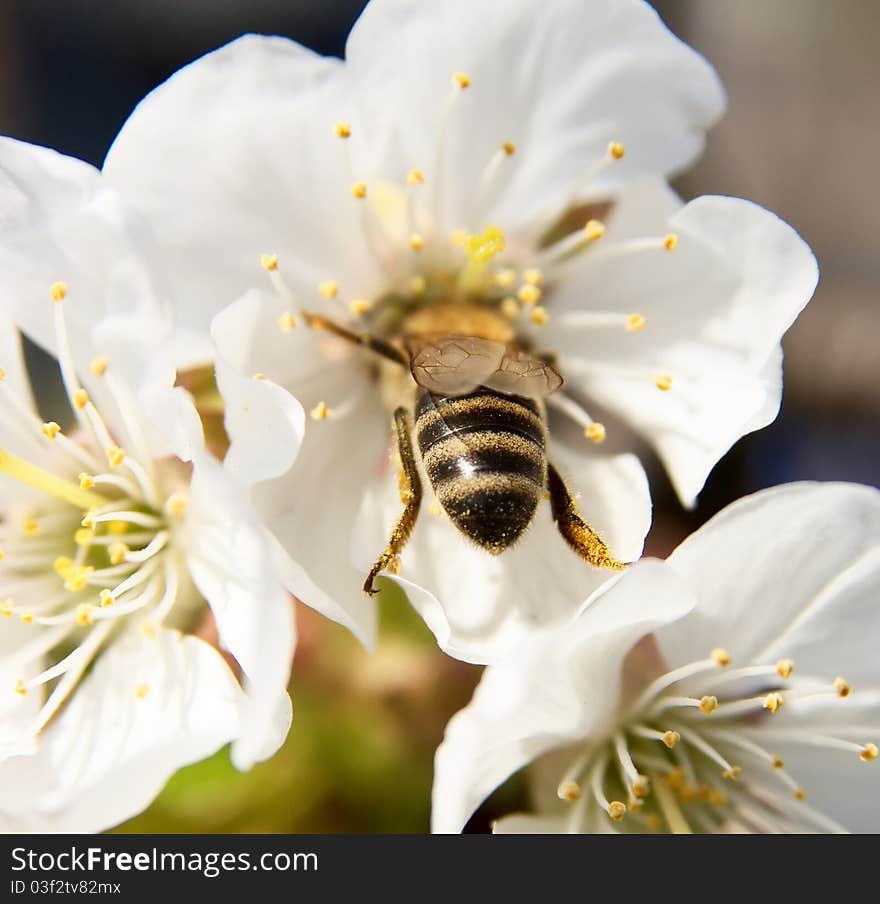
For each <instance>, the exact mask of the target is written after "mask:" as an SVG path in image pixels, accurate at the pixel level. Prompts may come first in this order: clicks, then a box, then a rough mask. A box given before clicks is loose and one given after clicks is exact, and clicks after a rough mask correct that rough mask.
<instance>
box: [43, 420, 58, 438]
mask: <svg viewBox="0 0 880 904" xmlns="http://www.w3.org/2000/svg"><path fill="white" fill-rule="evenodd" d="M60 432H61V427H60V426H59V425H58V424H56V423H55V421H48V422H47V423H45V424H43V426H42V427H40V433H42V434H43V436H46V437H48V438H49V439H55V437H56V436H58V434H59V433H60Z"/></svg>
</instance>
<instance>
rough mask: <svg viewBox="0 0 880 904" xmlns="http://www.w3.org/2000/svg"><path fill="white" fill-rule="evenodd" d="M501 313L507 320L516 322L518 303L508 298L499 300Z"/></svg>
mask: <svg viewBox="0 0 880 904" xmlns="http://www.w3.org/2000/svg"><path fill="white" fill-rule="evenodd" d="M500 307H501V313H502V314H503V315H504V316H505V317H507V319H508V320H516V318H517V317H519V302H518V301H517V300H516V299H515V298H511V297H510V296H508V297H507V298H503V299H501V306H500Z"/></svg>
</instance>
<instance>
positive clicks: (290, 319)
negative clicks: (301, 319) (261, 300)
mask: <svg viewBox="0 0 880 904" xmlns="http://www.w3.org/2000/svg"><path fill="white" fill-rule="evenodd" d="M295 326H296V317H294V316H293V314H291V313H290V311H285V312H284V313H283V314H282V315H281V316H280V317H279V318H278V329H279V330H281V332H282V333H289V332H290V331H291V330H292V329H293V328H294V327H295Z"/></svg>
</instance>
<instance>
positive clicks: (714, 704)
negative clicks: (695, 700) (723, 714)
mask: <svg viewBox="0 0 880 904" xmlns="http://www.w3.org/2000/svg"><path fill="white" fill-rule="evenodd" d="M700 709H701V710H702V711H703V712H704V713H705V714H706V715H707V716H708V715H709V713H714V712H715V710H716V709H718V698H717V697H715V696H711V695H709V694H706V696H704V697H701V698H700Z"/></svg>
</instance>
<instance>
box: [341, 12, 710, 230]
mask: <svg viewBox="0 0 880 904" xmlns="http://www.w3.org/2000/svg"><path fill="white" fill-rule="evenodd" d="M346 59H347V65H348V66H349V67H350V68H351V70H352V75H353V79H352V84H353V85H354V86H356V87H357V89H358V91H359V94H358V100H359V105H360V109H361V110H362V112H363V122H364V127H365V128H369V129H371V130H372V131H377V130H382V129H384V130H385V131H386V132H387V133H388V134H389V135H390V136H391V137H390V139H389V143H390V144H393V145H394V148H395V150H396V152H397V154H396V157H394V158H393V161H392V160H390V159H388V158H386V160H385V161H384V163H385V167H386V168H393V167H394V163H395V162H396V168H397V172H394V173H391V174H389V175H391V176H397V177H398V178H399V175H398V173H405V172H406V170H407V168H409V167H411V166H420V167H422V168H424V170H425V173H426V176H427V183H426V187H427V185H428V184H433V183H435V182H436V183H439V182H440V181H441V179H442V195H443V199H444V201H445V203H444V219H445V225H446V226H447V227H449V228H454V227H456V226H462V225H471V224H468V223H467V217H468V214H469V212H470V211H471V209H472V201H473V197H474V194H475V191H476V188H477V186H478V184H479V181H480V176H481V172H482V170H483V168H484V167H485V165H486V164H487V163H488V162H489V160H490V158H491V157H492V156H493V155H494V154H495V153H497V151H498V149H499V147H500V145H501V143H502V142H503V141H506V140H510V141H513V142H514V143H515V144H516V145H517V153H516V154H515V156H514V157H512V158H509V159H508V160H505V161H503V162H502V167H503V175H502V176H501V179H500V181H501V184H502V186H503V187H502V189H501V190H499V192H498V196H499V199H498V203H496V204H495V205H494V209H493V210H492V212H491V214H490V219H489V222H500V223H502V224H503V225H504V226H505V227H508V226H511V225H515V224H522V223H527V222H528V221H529V220H530V219H532V218H533V217H534V216H535V215H536V214H539V213H542V212H544V211H545V210H550V211H554V212H558V211H559V210H560V208H561V207H562V206H563V204H564V202H565V201H567V200H568V199H570V198H571V197H572V196H573V195H574V194H576V192H577V189H578V185H579V183H580V182H581V181H582V180H583V177H584V176H585V175H586V172H587V170H588V169H589V168H590V166H591V164H594V163H596V162H598V161H600V160H601V159H602V158H603V157H604V156H605V154H606V148H607V145H608V143H609V142H610V141H621V142H623V143H624V144H625V145H626V148H627V154H626V156H625V157H624V159H623V160H622V161H620V163H619V164H617V165H616V166H614V167H610V168H608V169H607V170H606V171H605V172H604V173H603V174H602V175H601V176H600V177H598V178H596V179H594V180H592V181H591V182H590V184H589V186H588V189H587V190H588V192H589V193H590V194H591V195H592V196H594V197H597V196H598V197H601V196H603V195H606V194H607V193H608V192H609V191H613V190H614V189H616V188H617V187H619V186H620V185H621V184H623V183H624V182H625V181H626V180H627V179H630V178H633V177H634V176H636V175H637V174H640V173H644V172H660V173H667V172H669V171H670V170H676V169H679V168H681V167H682V166H683V165H685V164H686V163H688V162H689V161H690V160H691V159H693V157H694V156H696V154H697V153H698V152H699V151H700V149H701V148H702V145H703V132H704V131H705V129H706V128H708V126H710V125H711V124H712V123H713V122H714V121H715V120H716V119H717V118H718V116H719V115H720V114H721V111H722V108H723V103H724V101H723V95H722V91H721V88H720V86H719V83H718V79H717V76H716V75H715V73H714V71H713V70H712V69H711V67H710V66H709V65H708V64H707V63H706V62H705V61H704V60H703V59H702V58H701V57H700V56H698V55H697V54H696V53H694V52H693V51H692V50H690V49H689V48H687V47H685V45H683V44H682V43H681V42H679V41H678V40H677V39H676V38H675V37H674V36H673V35H671V34H670V33H669V32H668V31H667V30H666V28H665V27H664V26H663V24H662V23H661V22H660V20H659V19H658V18H657V16H656V14H655V13H654V11H653V10H652V9H651V8H650V7H649V6H647V5H646V4H642V3H638V2H629V0H626V2H617V3H612V2H609V0H570V2H565V0H557V2H554V3H551V4H547V5H546V6H544V7H542V9H541V11H540V14H536V10H535V7H534V5H533V4H532V3H529V2H525V0H515V2H514V0H493V2H487V3H480V4H474V3H470V2H467V0H452V2H445V3H436V4H433V5H431V6H430V7H424V6H419V5H413V4H411V3H406V2H403V0H379V2H372V3H370V4H369V6H368V7H367V8H366V10H365V11H364V13H363V15H362V16H361V18H360V19H359V20H358V22H357V24H356V25H355V27H354V29H353V31H352V33H351V35H350V36H349V40H348V44H347V47H346ZM455 71H463V72H465V73H467V74H468V75H469V76H470V78H471V87H469V88H468V89H467V90H466V91H464V92H463V94H462V96H461V97H459V98H458V99H457V101H456V103H455V107H454V108H453V109H452V111H451V115H450V117H449V127H448V134H447V140H446V149H445V155H444V165H443V167H442V171H441V172H440V173H438V172H437V171H435V169H434V161H435V153H436V148H437V145H438V133H439V131H440V122H441V118H442V115H443V113H442V111H443V107H444V105H445V104H446V103H447V100H448V97H449V95H450V91H451V87H450V85H451V77H452V74H453V72H455ZM382 150H383V151H386V150H387V149H386V148H384V147H383V148H382ZM508 169H509V173H510V174H509V176H508V173H507V170H508ZM474 225H477V224H474Z"/></svg>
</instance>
